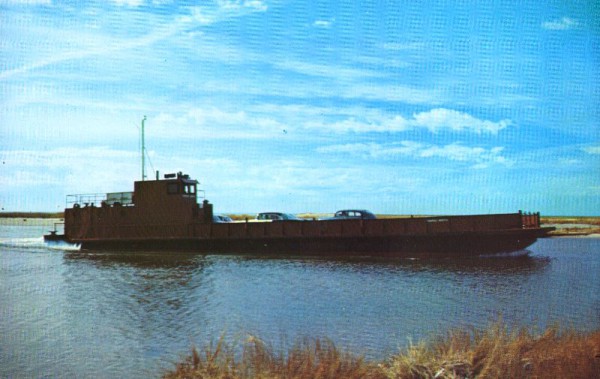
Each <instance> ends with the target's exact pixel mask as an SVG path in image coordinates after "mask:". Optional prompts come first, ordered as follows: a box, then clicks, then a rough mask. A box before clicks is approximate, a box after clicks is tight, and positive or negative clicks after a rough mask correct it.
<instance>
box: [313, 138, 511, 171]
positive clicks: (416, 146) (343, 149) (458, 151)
mask: <svg viewBox="0 0 600 379" xmlns="http://www.w3.org/2000/svg"><path fill="white" fill-rule="evenodd" d="M503 150H504V148H503V147H493V148H483V147H478V146H476V147H469V146H463V145H461V144H459V143H452V144H448V145H443V146H439V145H433V144H425V143H420V142H415V141H402V142H400V143H395V144H378V143H356V144H341V145H331V146H324V147H320V148H317V152H319V153H324V154H351V155H359V156H364V157H371V158H381V157H396V156H406V157H410V158H414V159H431V158H437V159H445V160H450V161H454V162H464V163H469V164H471V168H475V169H483V168H488V167H490V166H492V165H503V166H511V165H512V164H513V163H514V162H512V161H511V160H510V159H507V158H506V157H504V156H503V155H502V151H503Z"/></svg>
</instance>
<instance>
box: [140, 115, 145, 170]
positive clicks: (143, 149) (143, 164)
mask: <svg viewBox="0 0 600 379" xmlns="http://www.w3.org/2000/svg"><path fill="white" fill-rule="evenodd" d="M145 122H146V116H144V118H143V119H142V151H141V153H142V181H144V180H146V161H145V158H144V151H145V150H146V145H145V142H144V123H145Z"/></svg>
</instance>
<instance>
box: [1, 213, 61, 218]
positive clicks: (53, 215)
mask: <svg viewBox="0 0 600 379" xmlns="http://www.w3.org/2000/svg"><path fill="white" fill-rule="evenodd" d="M0 218H65V213H64V212H0Z"/></svg>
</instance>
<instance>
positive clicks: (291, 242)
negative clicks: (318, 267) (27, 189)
mask: <svg viewBox="0 0 600 379" xmlns="http://www.w3.org/2000/svg"><path fill="white" fill-rule="evenodd" d="M197 187H198V181H196V180H194V179H192V178H190V177H189V176H188V175H184V174H183V173H181V172H179V173H176V174H168V175H164V177H163V178H159V177H158V173H157V177H156V179H155V180H141V181H136V182H135V183H134V190H133V191H132V192H114V193H107V194H91V195H90V194H85V195H69V196H67V207H66V209H65V217H64V235H63V236H61V237H62V238H63V239H64V240H66V241H67V242H69V243H73V244H79V245H81V248H82V249H102V250H140V249H143V250H152V251H155V250H156V251H165V250H166V251H181V250H187V251H195V252H202V253H233V254H245V253H251V254H301V255H326V254H335V255H373V256H402V255H407V254H408V255H411V256H425V255H479V254H494V253H502V252H512V251H517V250H522V249H525V248H526V247H528V246H529V245H531V244H533V243H534V242H535V241H536V239H537V238H540V237H544V236H546V235H547V233H548V232H549V231H550V230H552V229H553V228H548V227H541V226H540V214H539V213H531V214H528V213H523V212H521V211H519V212H516V213H511V214H488V215H467V216H435V217H410V218H384V219H380V218H341V219H337V218H336V217H333V218H331V219H326V220H315V219H313V220H302V221H299V220H286V219H284V220H281V221H272V222H251V221H250V220H245V221H242V222H226V223H224V222H220V220H219V219H218V218H214V217H213V216H214V214H213V205H212V204H211V203H210V202H209V201H208V200H202V201H201V202H200V203H198V192H199V191H198V188H197ZM47 237H48V239H56V238H57V236H56V233H54V234H50V235H48V236H47Z"/></svg>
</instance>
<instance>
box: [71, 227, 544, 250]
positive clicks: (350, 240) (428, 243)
mask: <svg viewBox="0 0 600 379" xmlns="http://www.w3.org/2000/svg"><path fill="white" fill-rule="evenodd" d="M545 233H546V230H545V229H544V228H539V229H515V230H501V231H493V232H462V233H444V234H437V235H435V234H428V235H402V236H384V237H376V236H373V237H366V236H360V237H312V238H305V237H298V238H289V237H288V238H238V239H231V238H213V239H204V238H143V239H136V238H134V239H98V240H85V241H71V242H74V243H80V244H81V247H82V249H90V250H146V251H193V252H199V253H219V254H246V253H247V254H299V255H372V256H407V255H409V256H440V255H451V256H462V255H485V254H496V253H505V252H513V251H518V250H523V249H525V248H527V247H528V246H530V245H531V244H533V243H534V242H535V241H536V239H537V238H538V237H540V236H543V235H545Z"/></svg>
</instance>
